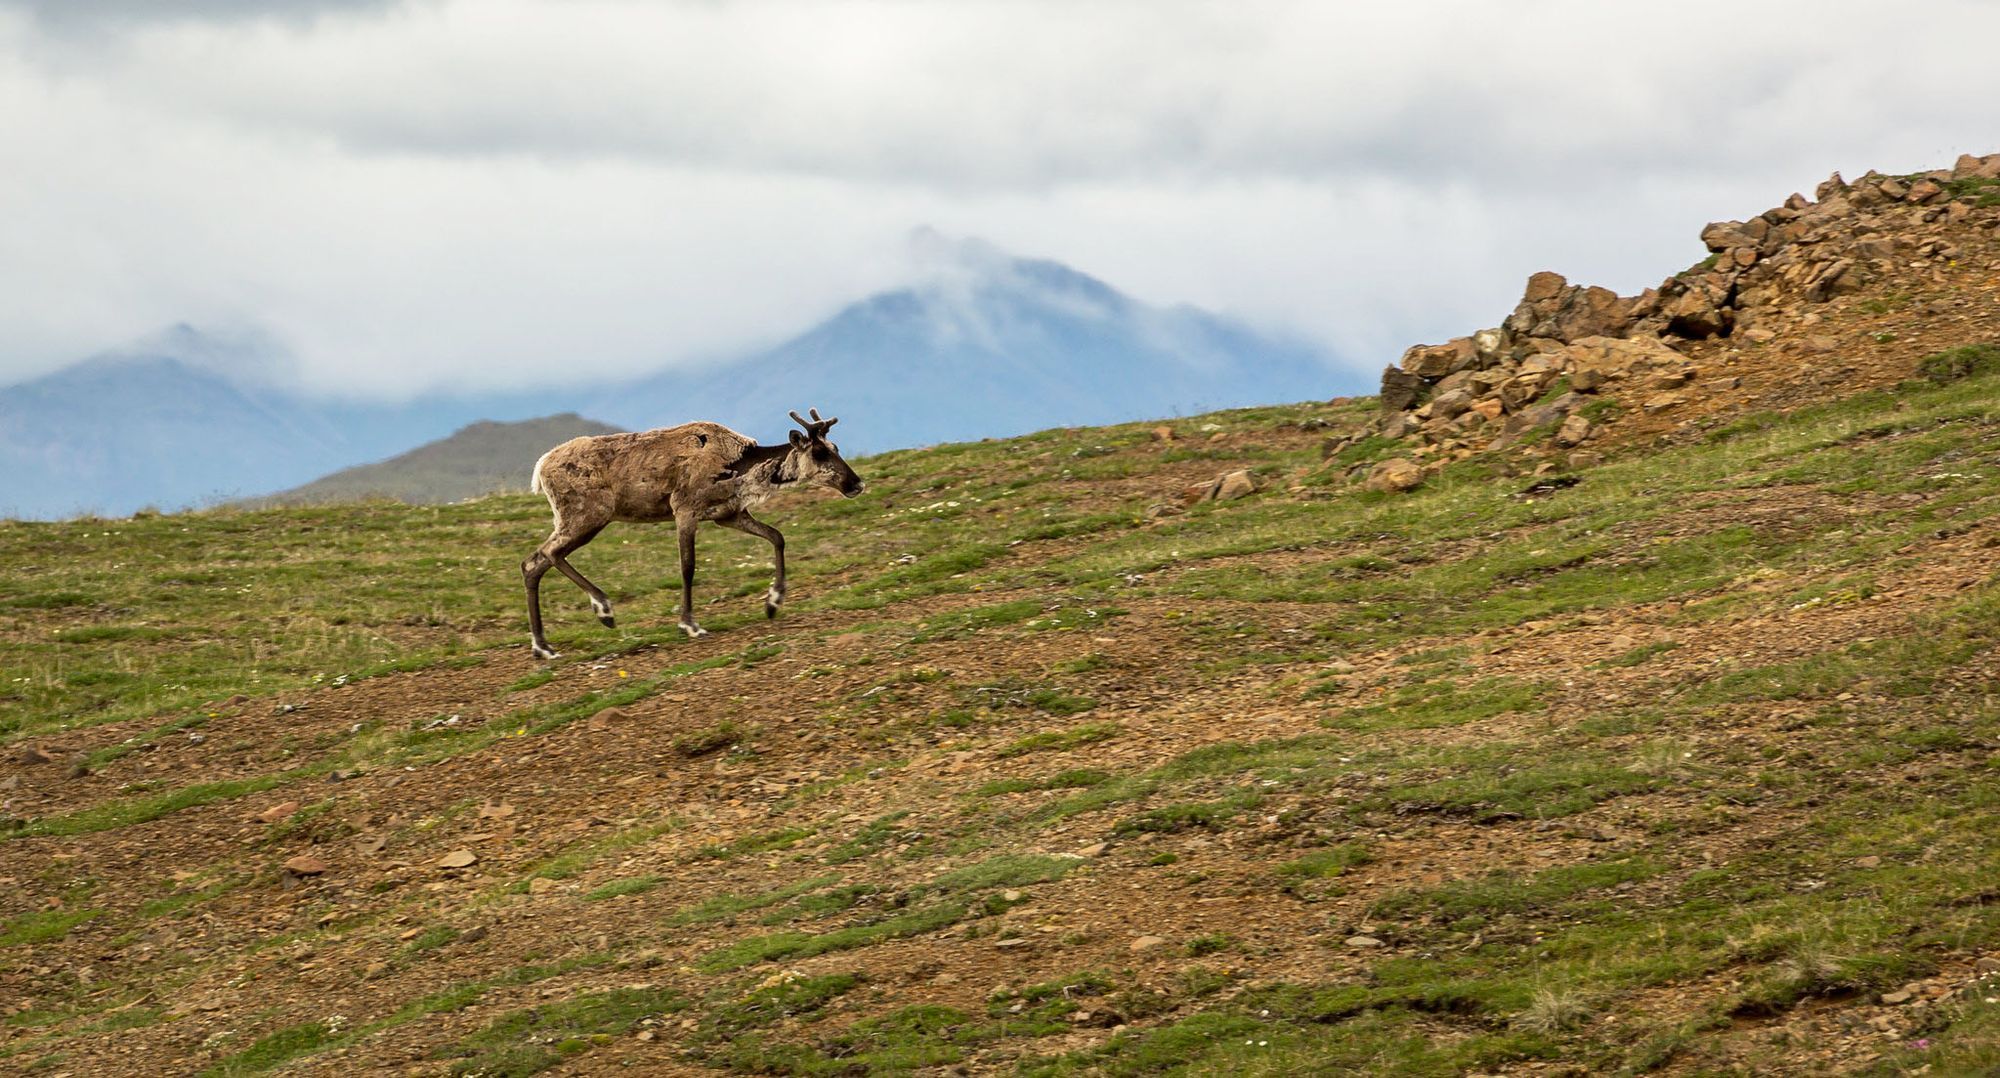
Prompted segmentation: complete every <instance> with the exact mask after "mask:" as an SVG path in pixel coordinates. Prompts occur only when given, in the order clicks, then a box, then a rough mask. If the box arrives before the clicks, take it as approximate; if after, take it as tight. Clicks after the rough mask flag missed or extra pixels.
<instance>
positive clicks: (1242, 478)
mask: <svg viewBox="0 0 2000 1078" xmlns="http://www.w3.org/2000/svg"><path fill="white" fill-rule="evenodd" d="M1255 493H1257V477H1256V476H1253V475H1251V474H1250V472H1249V470H1248V469H1239V470H1237V471H1233V472H1230V473H1228V474H1226V475H1224V476H1222V477H1221V478H1219V479H1217V480H1216V481H1215V494H1214V498H1215V500H1216V501H1219V502H1227V501H1234V500H1235V499H1237V498H1242V497H1245V496H1247V495H1251V494H1255Z"/></svg>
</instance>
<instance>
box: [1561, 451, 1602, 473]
mask: <svg viewBox="0 0 2000 1078" xmlns="http://www.w3.org/2000/svg"><path fill="white" fill-rule="evenodd" d="M1564 463H1566V464H1568V465H1569V468H1570V471H1573V472H1580V471H1583V470H1584V469H1586V468H1595V467H1597V466H1598V465H1600V464H1602V463H1604V457H1603V456H1602V455H1601V454H1598V453H1571V454H1570V455H1569V456H1568V457H1567V458H1566V459H1565V461H1564Z"/></svg>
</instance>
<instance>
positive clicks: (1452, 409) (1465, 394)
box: [1430, 375, 1472, 419]
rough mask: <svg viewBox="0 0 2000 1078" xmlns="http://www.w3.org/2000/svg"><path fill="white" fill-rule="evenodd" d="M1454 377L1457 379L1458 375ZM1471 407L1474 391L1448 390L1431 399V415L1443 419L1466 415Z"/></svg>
mask: <svg viewBox="0 0 2000 1078" xmlns="http://www.w3.org/2000/svg"><path fill="white" fill-rule="evenodd" d="M1453 377H1457V375H1453ZM1471 407H1472V391H1471V390H1470V389H1463V388H1459V389H1451V390H1446V391H1444V392H1442V393H1439V394H1438V395H1437V396H1435V397H1432V398H1431V404H1430V408H1431V415H1433V416H1437V417H1439V418H1442V419H1453V418H1456V417H1458V416H1460V415H1463V414H1465V411H1466V409H1468V408H1471Z"/></svg>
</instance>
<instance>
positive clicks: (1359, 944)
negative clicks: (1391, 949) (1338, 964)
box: [1347, 936, 1383, 949]
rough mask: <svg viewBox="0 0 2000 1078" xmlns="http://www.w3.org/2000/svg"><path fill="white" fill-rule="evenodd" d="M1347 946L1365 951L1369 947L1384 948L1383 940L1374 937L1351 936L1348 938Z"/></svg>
mask: <svg viewBox="0 0 2000 1078" xmlns="http://www.w3.org/2000/svg"><path fill="white" fill-rule="evenodd" d="M1347 945H1348V946H1349V947H1354V948H1357V949H1365V948H1369V947H1380V946H1383V943H1382V941H1381V940H1379V939H1376V938H1375V937H1374V936H1349V937H1347Z"/></svg>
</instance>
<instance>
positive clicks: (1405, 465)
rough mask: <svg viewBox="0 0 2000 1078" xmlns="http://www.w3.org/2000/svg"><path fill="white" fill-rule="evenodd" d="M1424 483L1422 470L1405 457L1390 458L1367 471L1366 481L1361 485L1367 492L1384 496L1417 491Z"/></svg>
mask: <svg viewBox="0 0 2000 1078" xmlns="http://www.w3.org/2000/svg"><path fill="white" fill-rule="evenodd" d="M1423 482H1424V470H1423V469H1422V468H1421V467H1418V466H1417V463H1416V462H1415V461H1413V460H1410V459H1409V458H1407V457H1391V458H1389V459H1388V460H1385V461H1383V462H1381V463H1380V464H1377V465H1376V466H1375V467H1373V468H1370V469H1369V470H1368V479H1367V480H1366V482H1365V483H1364V484H1363V485H1364V486H1366V487H1367V488H1368V489H1369V490H1374V491H1380V492H1382V493H1385V494H1402V493H1404V492H1407V491H1412V490H1415V489H1417V487H1419V486H1422V485H1423Z"/></svg>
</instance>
